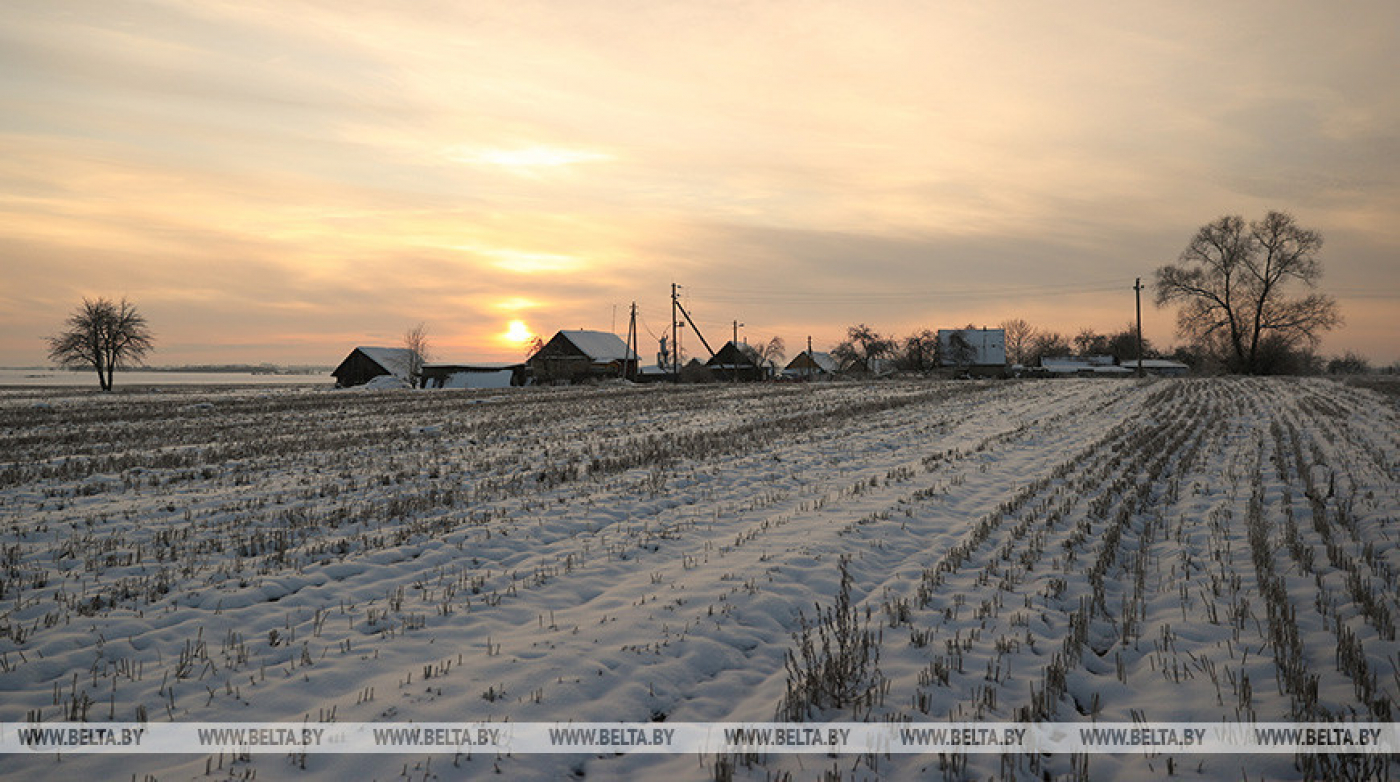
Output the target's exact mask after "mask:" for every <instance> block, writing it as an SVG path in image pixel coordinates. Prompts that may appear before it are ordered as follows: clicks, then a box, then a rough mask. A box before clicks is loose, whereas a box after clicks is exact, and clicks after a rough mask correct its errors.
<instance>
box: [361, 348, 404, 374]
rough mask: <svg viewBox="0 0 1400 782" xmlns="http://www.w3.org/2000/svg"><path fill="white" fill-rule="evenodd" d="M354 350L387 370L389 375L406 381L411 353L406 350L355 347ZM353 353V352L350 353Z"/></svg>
mask: <svg viewBox="0 0 1400 782" xmlns="http://www.w3.org/2000/svg"><path fill="white" fill-rule="evenodd" d="M355 350H358V351H360V352H361V353H363V354H365V355H366V356H368V357H369V358H370V359H371V360H373V361H374V363H376V364H378V365H379V366H381V367H384V369H386V370H388V371H389V373H390V374H392V375H394V376H396V377H399V378H403V379H407V378H408V375H409V365H410V364H411V363H412V359H413V351H411V350H409V349H408V348H378V347H364V346H361V347H357V348H355ZM352 352H353V351H352Z"/></svg>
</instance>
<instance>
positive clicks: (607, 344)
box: [559, 330, 637, 362]
mask: <svg viewBox="0 0 1400 782" xmlns="http://www.w3.org/2000/svg"><path fill="white" fill-rule="evenodd" d="M559 333H560V334H561V335H563V336H564V338H565V339H567V340H569V341H570V342H572V343H574V347H577V348H578V349H579V350H581V351H583V352H584V353H585V354H586V355H587V356H588V357H589V358H591V359H593V360H594V361H600V362H607V361H626V360H628V359H632V360H636V358H637V354H635V353H633V352H632V351H630V350H628V349H627V343H625V342H623V341H622V338H621V337H619V336H617V335H616V334H610V333H608V332H606V331H584V330H578V331H560V332H559Z"/></svg>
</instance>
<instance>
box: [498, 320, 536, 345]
mask: <svg viewBox="0 0 1400 782" xmlns="http://www.w3.org/2000/svg"><path fill="white" fill-rule="evenodd" d="M533 336H535V334H534V332H532V331H530V327H529V326H526V325H525V321H523V320H513V321H511V322H510V326H509V327H507V328H506V331H505V333H504V334H502V335H501V339H503V340H505V341H506V342H509V343H511V344H512V345H524V344H525V343H526V342H529V341H530V338H531V337H533Z"/></svg>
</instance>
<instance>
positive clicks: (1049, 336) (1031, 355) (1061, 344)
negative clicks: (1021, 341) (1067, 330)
mask: <svg viewBox="0 0 1400 782" xmlns="http://www.w3.org/2000/svg"><path fill="white" fill-rule="evenodd" d="M1068 355H1069V340H1066V339H1065V338H1064V335H1062V334H1060V333H1059V332H1056V331H1037V332H1036V333H1035V336H1034V337H1032V338H1031V344H1030V348H1029V349H1028V352H1027V355H1026V359H1027V363H1026V364H1025V366H1031V365H1034V364H1039V363H1040V360H1041V359H1042V358H1047V357H1054V356H1068Z"/></svg>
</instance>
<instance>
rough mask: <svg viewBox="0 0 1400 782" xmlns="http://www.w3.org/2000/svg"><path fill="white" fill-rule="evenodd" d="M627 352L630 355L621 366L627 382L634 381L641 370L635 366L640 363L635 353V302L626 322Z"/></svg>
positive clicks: (638, 356)
mask: <svg viewBox="0 0 1400 782" xmlns="http://www.w3.org/2000/svg"><path fill="white" fill-rule="evenodd" d="M627 352H628V353H630V354H631V355H629V356H626V357H625V358H624V359H623V361H624V362H625V363H624V364H623V366H624V367H626V371H624V372H623V375H625V376H626V377H627V379H628V380H636V379H637V371H638V370H639V369H641V367H639V366H637V365H638V364H640V363H642V358H641V354H639V353H637V302H635V301H634V302H632V317H631V319H630V320H628V322H627Z"/></svg>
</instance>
